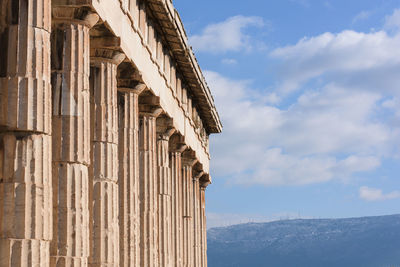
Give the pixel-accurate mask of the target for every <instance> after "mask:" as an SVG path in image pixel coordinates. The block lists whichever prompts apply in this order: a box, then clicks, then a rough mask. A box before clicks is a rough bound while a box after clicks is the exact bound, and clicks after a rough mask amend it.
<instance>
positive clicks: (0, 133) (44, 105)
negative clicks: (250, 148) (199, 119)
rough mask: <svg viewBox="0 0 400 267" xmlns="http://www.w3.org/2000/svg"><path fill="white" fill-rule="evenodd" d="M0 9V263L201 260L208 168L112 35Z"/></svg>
mask: <svg viewBox="0 0 400 267" xmlns="http://www.w3.org/2000/svg"><path fill="white" fill-rule="evenodd" d="M1 7H2V9H1V11H0V12H1V14H0V15H1V19H2V20H3V21H2V22H1V23H0V30H1V32H0V33H1V39H0V46H1V47H2V48H3V49H4V51H6V52H5V53H1V58H0V61H1V62H0V86H1V87H0V104H1V106H0V266H75V267H76V266H142V267H152V266H185V267H194V266H195V267H198V266H206V265H207V260H206V226H205V211H204V210H205V208H204V207H205V198H204V191H205V188H206V186H207V184H208V182H207V181H208V176H207V175H206V174H204V173H203V170H202V166H201V164H200V163H198V160H197V159H196V153H194V151H193V150H191V149H190V147H189V146H187V145H186V144H185V141H184V140H185V138H184V135H182V133H179V132H178V131H177V130H176V129H175V128H174V126H173V118H169V117H168V116H167V115H166V114H165V112H164V111H163V109H162V108H161V107H160V104H159V102H160V99H159V98H158V97H156V96H154V95H152V93H151V91H150V90H149V89H148V88H147V86H146V85H145V84H144V83H143V82H141V81H139V80H137V79H135V78H134V76H135V75H132V73H134V72H137V70H135V69H134V66H133V65H131V64H130V63H129V62H128V61H126V58H125V55H124V53H123V51H121V49H119V48H118V46H116V45H115V44H116V43H118V38H116V37H112V36H106V37H103V36H99V35H95V34H91V29H92V28H93V27H94V26H95V25H96V23H98V21H99V16H98V15H97V14H96V13H94V12H93V11H92V10H91V9H89V8H85V7H65V6H63V7H57V6H56V7H54V6H53V7H52V6H51V1H50V0H35V1H34V0H27V1H18V0H9V1H2V2H1Z"/></svg>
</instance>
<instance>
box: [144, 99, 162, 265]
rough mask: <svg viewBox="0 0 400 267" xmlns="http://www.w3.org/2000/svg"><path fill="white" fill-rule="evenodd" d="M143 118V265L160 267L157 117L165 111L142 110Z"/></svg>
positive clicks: (145, 108)
mask: <svg viewBox="0 0 400 267" xmlns="http://www.w3.org/2000/svg"><path fill="white" fill-rule="evenodd" d="M141 109H142V110H143V111H142V110H141V113H140V119H139V129H140V130H139V154H140V161H139V165H140V167H139V177H140V182H139V184H140V194H139V196H140V235H141V236H140V266H142V267H152V266H159V262H158V258H159V257H158V253H159V244H158V182H157V180H158V179H157V150H156V149H157V148H156V118H157V117H158V116H159V115H160V113H161V111H162V110H161V109H155V110H153V109H151V108H150V109H147V106H145V107H144V108H141Z"/></svg>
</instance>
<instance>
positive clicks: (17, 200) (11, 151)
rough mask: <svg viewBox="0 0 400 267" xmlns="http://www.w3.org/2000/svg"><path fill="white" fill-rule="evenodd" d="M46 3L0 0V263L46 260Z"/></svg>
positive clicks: (48, 182)
mask: <svg viewBox="0 0 400 267" xmlns="http://www.w3.org/2000/svg"><path fill="white" fill-rule="evenodd" d="M50 3H51V2H50V1H49V0H38V1H33V0H26V1H18V0H9V1H1V3H0V18H1V20H0V47H1V51H0V266H49V262H50V240H51V239H52V195H51V191H52V183H51V149H49V148H50V147H51V136H50V135H51V86H50V31H51V13H50V11H51V4H50Z"/></svg>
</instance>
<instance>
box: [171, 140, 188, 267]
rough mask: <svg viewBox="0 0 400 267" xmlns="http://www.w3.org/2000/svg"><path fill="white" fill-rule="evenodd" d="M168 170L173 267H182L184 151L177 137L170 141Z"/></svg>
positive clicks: (183, 146) (184, 146) (184, 147)
mask: <svg viewBox="0 0 400 267" xmlns="http://www.w3.org/2000/svg"><path fill="white" fill-rule="evenodd" d="M169 149H170V151H171V152H170V168H171V183H172V201H171V206H172V208H171V212H172V232H171V235H172V244H171V245H172V255H173V266H183V210H182V207H183V199H182V198H183V183H182V182H183V181H182V152H183V151H184V150H185V149H186V145H184V144H183V143H182V142H181V140H180V137H179V136H178V135H174V136H172V138H171V140H170V146H169Z"/></svg>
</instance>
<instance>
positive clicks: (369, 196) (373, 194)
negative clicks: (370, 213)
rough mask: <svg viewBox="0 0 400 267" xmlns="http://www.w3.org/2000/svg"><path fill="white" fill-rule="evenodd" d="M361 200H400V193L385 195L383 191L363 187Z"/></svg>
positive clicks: (394, 192)
mask: <svg viewBox="0 0 400 267" xmlns="http://www.w3.org/2000/svg"><path fill="white" fill-rule="evenodd" d="M359 194H360V198H361V199H363V200H366V201H383V200H389V199H396V198H400V191H393V192H390V193H387V194H384V193H383V192H382V190H381V189H377V188H370V187H367V186H363V187H361V188H360V191H359Z"/></svg>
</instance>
